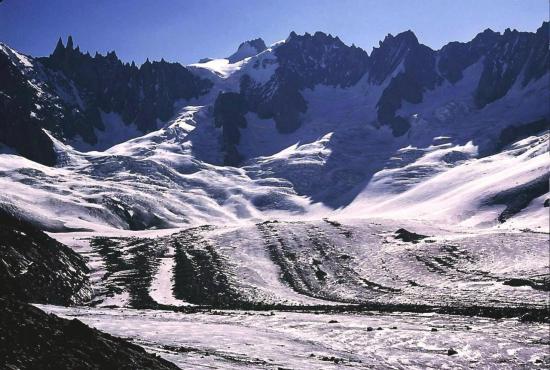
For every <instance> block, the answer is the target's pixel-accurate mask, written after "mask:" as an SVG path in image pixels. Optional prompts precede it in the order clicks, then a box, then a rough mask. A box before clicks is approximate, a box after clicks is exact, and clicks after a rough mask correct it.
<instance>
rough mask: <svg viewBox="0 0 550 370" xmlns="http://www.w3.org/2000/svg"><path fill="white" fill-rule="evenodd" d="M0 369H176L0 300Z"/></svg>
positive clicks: (77, 324)
mask: <svg viewBox="0 0 550 370" xmlns="http://www.w3.org/2000/svg"><path fill="white" fill-rule="evenodd" d="M0 312H1V313H2V314H0V367H2V368H3V369H128V370H130V369H159V370H160V369H178V367H177V366H175V365H174V364H172V363H170V362H168V361H166V360H163V359H162V358H160V357H158V356H156V355H152V354H149V353H147V352H146V351H145V350H144V349H143V348H142V347H140V346H137V345H135V344H131V343H129V342H127V341H125V340H123V339H120V338H117V337H114V336H111V335H109V334H106V333H102V332H100V331H99V330H96V329H92V328H90V327H88V326H87V325H85V324H83V323H82V322H81V321H79V320H77V319H73V320H67V319H62V318H59V317H56V316H54V315H48V314H46V313H45V312H43V311H42V310H40V309H38V308H36V307H33V306H31V305H29V304H27V303H23V302H20V301H16V300H13V299H7V298H1V297H0Z"/></svg>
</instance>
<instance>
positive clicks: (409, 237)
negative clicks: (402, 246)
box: [395, 229, 428, 243]
mask: <svg viewBox="0 0 550 370" xmlns="http://www.w3.org/2000/svg"><path fill="white" fill-rule="evenodd" d="M427 237H428V236H427V235H422V234H417V233H415V232H412V231H409V230H406V229H399V230H397V231H396V232H395V239H400V240H403V241H404V242H407V243H418V242H419V241H421V240H422V239H426V238H427Z"/></svg>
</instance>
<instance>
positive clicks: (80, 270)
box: [0, 209, 91, 305]
mask: <svg viewBox="0 0 550 370" xmlns="http://www.w3.org/2000/svg"><path fill="white" fill-rule="evenodd" d="M87 273H88V268H87V267H86V263H85V260H84V258H82V257H81V256H79V255H78V254H77V253H75V252H74V251H72V250H71V249H70V248H69V247H67V246H65V245H63V244H61V243H59V242H57V241H56V240H54V239H52V238H50V237H49V236H48V235H46V234H45V233H44V232H42V231H40V230H39V229H37V228H36V227H34V226H33V225H31V224H30V223H28V222H26V221H24V220H22V219H21V218H19V217H18V216H16V215H14V214H12V213H10V212H8V211H5V210H2V209H0V296H10V297H12V298H16V299H19V300H22V301H27V302H34V303H51V304H60V305H70V304H78V303H83V302H85V301H87V300H89V299H90V296H91V287H90V284H89V281H88V276H87Z"/></svg>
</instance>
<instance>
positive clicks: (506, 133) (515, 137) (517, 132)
mask: <svg viewBox="0 0 550 370" xmlns="http://www.w3.org/2000/svg"><path fill="white" fill-rule="evenodd" d="M548 129H550V121H549V120H548V119H540V120H537V121H533V122H528V123H524V124H516V125H513V126H508V127H506V128H505V129H503V130H502V131H501V132H500V136H499V138H498V141H497V142H496V144H495V149H494V150H493V151H491V152H490V153H489V154H493V153H498V152H499V151H501V150H502V149H503V148H504V147H505V146H507V145H510V144H512V143H515V142H517V141H519V140H522V139H525V138H527V137H529V136H533V135H536V134H538V133H540V132H543V131H546V130H548Z"/></svg>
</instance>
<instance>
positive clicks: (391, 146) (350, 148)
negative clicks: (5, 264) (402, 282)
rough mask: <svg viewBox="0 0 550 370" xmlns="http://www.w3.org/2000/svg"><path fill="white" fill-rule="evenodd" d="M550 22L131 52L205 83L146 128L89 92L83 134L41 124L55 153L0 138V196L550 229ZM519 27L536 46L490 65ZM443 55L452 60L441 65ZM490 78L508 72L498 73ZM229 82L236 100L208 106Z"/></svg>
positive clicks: (249, 217) (84, 205)
mask: <svg viewBox="0 0 550 370" xmlns="http://www.w3.org/2000/svg"><path fill="white" fill-rule="evenodd" d="M547 28H548V24H547V23H545V24H544V25H543V27H541V28H540V29H539V30H538V31H537V33H536V34H534V33H518V32H516V31H514V32H506V33H504V34H503V35H501V34H497V33H494V32H492V31H491V32H488V31H485V32H484V33H482V34H480V35H478V36H476V38H475V39H474V40H472V41H471V42H470V43H466V44H460V45H456V44H453V43H451V44H449V46H446V47H444V48H443V49H441V50H439V51H433V50H431V49H429V48H427V47H425V46H423V45H421V44H420V43H419V42H418V40H417V39H416V37H415V36H414V34H412V32H410V31H408V32H404V33H402V34H399V35H397V36H395V37H394V36H388V37H387V38H386V39H385V40H384V41H383V42H381V44H380V48H376V49H375V50H374V51H373V52H372V53H371V55H370V56H369V55H368V54H367V53H366V52H364V51H362V50H360V49H358V48H356V47H353V46H352V47H349V46H347V45H345V44H343V43H342V42H341V41H340V40H339V39H338V38H335V37H332V36H330V35H325V34H323V33H320V32H318V33H315V34H314V35H309V34H306V35H304V36H299V35H296V34H295V33H292V34H291V35H290V36H289V38H288V39H287V40H285V41H282V42H279V43H276V44H274V45H271V46H270V47H269V48H266V47H265V45H263V46H262V45H259V47H256V46H258V45H256V46H254V47H252V46H251V44H250V43H244V44H243V45H241V46H242V48H240V50H241V49H242V50H241V51H243V53H244V52H245V51H246V53H245V54H246V56H245V54H243V55H242V58H241V57H238V58H237V57H235V58H228V59H217V60H210V61H206V62H203V63H197V64H194V65H191V66H188V67H187V68H186V69H184V70H180V69H179V68H180V67H181V66H180V67H178V66H174V65H171V64H166V63H163V62H161V63H157V64H155V63H153V64H152V65H151V66H149V65H148V66H145V67H143V66H142V68H141V69H139V70H140V72H139V73H148V72H147V71H146V70H147V68H153V69H155V68H157V69H159V70H161V69H162V68H166V69H167V70H171V69H175V70H177V71H179V72H178V73H181V74H183V75H184V76H186V77H185V78H186V80H185V81H194V83H199V82H200V81H202V82H201V83H202V84H203V85H204V86H209V87H208V89H206V90H204V91H202V90H201V94H198V93H195V92H193V91H191V92H186V93H187V94H191V95H189V96H192V97H189V96H188V97H186V98H185V99H183V98H182V99H176V100H174V103H173V109H172V110H173V111H174V112H175V114H174V115H173V116H172V117H171V118H170V119H168V120H166V123H164V124H162V123H161V122H159V120H156V121H155V123H154V124H155V125H160V126H159V127H158V128H157V129H156V130H154V131H152V132H149V133H147V134H145V135H142V134H141V132H140V131H139V130H138V129H137V127H136V126H135V125H134V124H133V123H132V124H126V123H125V122H124V121H123V119H122V116H121V114H120V113H116V112H114V111H113V112H105V111H102V110H99V115H100V118H101V122H102V124H103V126H104V127H103V130H98V129H97V128H94V129H93V130H94V132H95V136H96V137H97V138H99V140H100V141H99V142H97V143H96V144H95V145H94V146H90V145H88V144H86V143H85V142H84V141H82V140H80V139H81V138H80V137H79V136H78V135H76V136H75V137H74V138H73V139H71V140H67V138H65V137H60V136H59V135H58V134H57V132H56V131H45V130H44V131H40V132H42V133H43V134H44V135H45V137H46V138H47V140H48V141H51V142H52V145H53V150H54V152H55V156H56V157H57V161H56V162H57V165H56V166H55V167H48V166H44V165H40V164H38V163H36V162H33V161H31V160H28V159H25V158H23V157H21V156H19V155H17V154H14V153H17V151H14V150H12V149H10V148H7V150H6V151H4V152H6V153H11V154H0V159H1V160H0V171H1V176H0V183H1V186H2V188H3V192H2V194H1V195H0V201H1V203H2V206H3V207H9V208H15V209H16V210H17V211H18V212H20V213H21V214H23V215H24V216H25V217H27V218H28V219H30V220H33V221H35V222H36V223H37V224H40V225H42V226H43V227H45V228H47V229H49V230H64V229H89V230H102V229H106V228H116V229H150V228H170V227H182V226H188V225H190V226H193V225H199V224H203V223H210V224H234V223H240V222H243V221H254V222H256V221H259V220H264V219H271V218H277V217H279V218H295V217H297V218H302V219H303V218H308V219H312V218H319V217H323V216H326V215H331V217H342V218H347V217H353V218H356V217H386V218H415V219H425V220H430V221H433V220H437V221H438V222H440V223H443V224H448V225H454V226H460V227H480V226H482V227H492V226H504V227H513V228H531V229H536V230H541V231H547V230H548V222H547V212H546V211H547V210H548V208H546V207H545V204H547V203H548V202H547V198H548V188H547V186H545V182H547V181H548V156H547V153H546V148H547V146H548V134H547V129H548V117H549V109H548V105H547V104H546V103H547V102H548V101H549V100H550V88H549V84H548V81H549V78H550V74H549V73H548V71H546V72H545V71H544V70H542V72H541V71H539V70H538V69H537V68H539V67H540V65H544V60H546V59H547V54H548V51H547V50H546V51H544V49H541V50H539V46H540V45H539V44H540V42H541V40H542V41H544V40H543V39H544V30H545V29H547ZM512 42H515V44H514V43H512ZM517 43H524V44H525V47H528V48H531V49H532V53H531V54H529V55H527V54H525V53H523V51H521V50H523V49H521V50H520V51H521V52H522V53H523V54H521V55H520V54H518V57H517V58H516V59H517V60H519V61H520V62H521V63H523V64H519V65H516V64H517V63H518V62H517V60H516V59H513V58H512V59H513V60H514V61H515V62H514V63H516V64H514V65H513V66H510V67H509V68H508V69H505V70H503V71H501V72H502V73H501V75H498V76H497V75H494V73H493V74H490V71H491V70H490V65H489V64H488V63H489V62H490V63H497V64H498V63H501V62H502V60H505V61H506V60H509V59H510V58H511V56H510V55H509V54H508V51H506V50H508V49H506V48H504V46H505V45H512V46H509V47H514V48H515V47H516V46H517V45H516V44H517ZM461 45H462V46H461ZM2 47H3V49H2V50H4V52H5V53H7V54H6V55H9V58H11V59H10V60H14V62H13V61H12V62H10V68H12V67H13V66H15V67H17V66H19V67H17V68H22V69H24V72H25V71H26V72H25V73H31V72H33V68H34V67H33V64H32V63H31V62H34V60H31V59H29V58H26V57H24V56H21V55H20V54H17V53H15V52H12V51H11V49H8V48H7V47H4V46H2ZM468 48H469V49H468ZM252 49H256V51H257V52H256V53H254V52H252V51H251V50H252ZM455 49H456V50H455ZM56 50H57V51H56V52H55V53H54V54H52V57H50V59H52V58H53V59H52V60H51V61H49V62H47V60H42V61H41V62H40V63H45V64H46V65H47V64H48V63H53V62H55V60H57V59H56V58H61V56H60V55H61V54H63V53H65V54H67V53H69V54H70V55H73V54H75V55H80V54H78V53H80V52H79V51H77V50H73V46H72V40H71V45H70V46H69V45H67V47H66V48H65V47H63V45H62V44H61V46H58V49H56ZM453 50H454V51H453ZM514 50H515V49H514ZM518 50H519V49H518ZM520 51H518V53H519V52H520ZM60 53H61V54H60ZM453 53H455V54H456V55H455V54H453ZM65 54H63V55H65ZM524 54H525V55H524ZM56 55H57V56H56ZM452 55H455V56H456V58H457V61H458V60H460V63H458V62H457V63H458V64H457V65H448V61H447V59H448V58H449V57H450V56H452ZM497 56H501V59H498V60H497V59H495V58H497ZM520 56H521V58H520ZM102 58H103V59H102ZM460 58H463V59H460ZM518 58H519V59H518ZM545 58H546V59H545ZM99 59H101V60H104V61H105V63H111V64H108V65H109V66H111V67H109V68H130V69H132V68H134V66H124V67H121V66H120V65H118V64H116V63H115V59H116V56H115V55H114V54H111V53H110V54H109V55H107V56H106V57H101V58H99ZM512 59H510V60H512ZM116 60H118V59H116ZM432 62H433V65H432V64H430V63H432ZM436 62H437V63H436ZM14 63H15V64H14ZM36 63H39V62H38V61H36ZM422 63H425V64H426V65H429V66H430V68H432V69H430V68H428V69H430V70H429V71H428V72H429V73H428V72H426V70H423V69H422V68H420V67H419V64H422ZM541 63H542V64H541ZM116 65H118V67H116ZM495 65H496V64H495ZM498 65H500V64H498ZM344 67H345V68H344ZM37 68H38V67H37ZM40 68H42V69H47V68H46V67H45V66H42V65H41V64H40ZM144 68H145V69H144ZM182 68H183V67H182ZM346 68H348V69H346ZM495 68H497V67H495ZM498 68H500V67H498ZM498 68H497V69H498ZM109 70H110V69H109ZM29 71H30V72H29ZM33 73H34V72H33ZM48 73H50V72H48ZM66 73H67V74H71V75H74V74H75V73H77V72H75V71H73V70H71V69H69V70H67V71H66ZM136 73H137V72H136ZM174 73H175V72H174ZM491 73H492V72H491ZM510 73H512V74H510ZM541 73H542V74H541ZM23 74H24V73H23ZM176 75H178V74H177V73H176ZM39 77H40V76H39V75H38V74H36V75H33V79H38V80H40V78H42V77H40V78H39ZM59 78H61V77H59ZM63 78H65V77H63ZM500 79H504V80H502V81H501V80H500ZM197 81H199V82H197ZM205 81H206V82H205ZM491 81H492V82H494V84H496V85H498V86H504V87H505V88H504V87H503V88H501V89H500V90H498V91H496V90H495V91H493V90H491V89H490V87H491V86H492V85H491V83H492V82H491ZM499 81H500V82H499ZM65 82H66V81H65ZM67 83H68V82H67ZM496 85H495V86H496ZM408 86H409V87H410V86H413V87H414V89H417V88H418V89H420V90H418V91H417V90H414V91H412V90H411V91H408V90H407V89H408V88H409V87H408ZM73 87H74V86H73ZM159 88H161V87H159ZM167 89H168V87H167ZM171 89H176V90H177V88H175V87H171ZM196 89H198V87H197V88H196ZM73 90H74V89H73ZM168 90H169V89H168ZM197 91H199V90H197ZM73 92H74V91H73ZM227 93H233V94H234V95H233V98H235V99H237V100H236V101H239V102H240V103H242V105H243V107H244V108H243V109H244V113H243V112H236V113H235V112H231V110H230V109H229V110H228V109H227V107H225V109H224V108H223V107H222V108H220V105H221V103H220V101H221V100H223V99H221V98H223V97H224V96H225V94H227ZM193 94H194V95H193ZM416 94H420V95H419V97H418V96H417V95H416ZM480 94H481V95H480ZM73 95H74V94H73ZM157 95H158V94H157ZM501 95H502V96H501ZM76 96H80V94H79V93H78V92H77V94H76ZM155 96H156V95H155ZM75 99H76V98H75ZM159 99H161V98H159ZM480 99H481V100H482V102H481V101H480ZM73 100H74V99H73ZM76 100H78V99H76ZM76 100H75V102H74V104H76V105H78V104H80V103H79V102H78V101H76ZM296 101H298V103H296ZM163 102H164V100H163ZM296 104H297V105H296ZM287 108H288V109H287ZM390 108H391V109H390ZM163 112H165V110H163ZM163 112H161V113H162V114H165V113H163ZM228 112H229V113H228ZM224 114H230V116H228V117H229V118H228V117H224V116H223V115H224ZM235 114H236V115H235ZM235 120H238V121H239V123H238V124H237V123H235V122H234V121H235ZM136 122H137V121H136ZM285 122H286V123H285ZM404 122H406V124H405V123H404ZM287 123H288V124H287ZM140 135H141V136H140ZM120 140H126V141H124V142H122V143H119V144H118V145H114V146H111V145H113V144H116V143H117V142H119V141H120ZM69 144H72V145H73V147H78V148H80V150H83V149H87V150H89V149H96V151H87V152H83V151H78V150H76V149H74V148H73V147H71V146H70V145H69ZM98 149H101V150H102V151H97V150H98ZM229 154H231V156H230V155H229ZM228 158H230V159H231V161H228ZM228 162H231V164H235V163H238V164H239V167H233V166H227V165H224V163H228Z"/></svg>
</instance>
